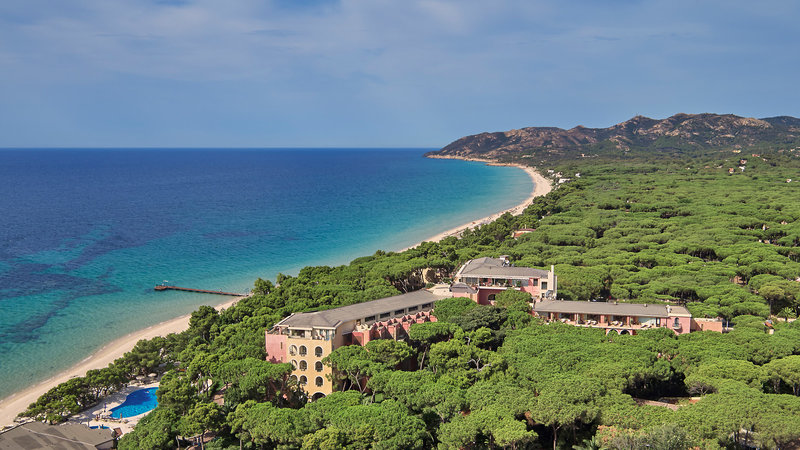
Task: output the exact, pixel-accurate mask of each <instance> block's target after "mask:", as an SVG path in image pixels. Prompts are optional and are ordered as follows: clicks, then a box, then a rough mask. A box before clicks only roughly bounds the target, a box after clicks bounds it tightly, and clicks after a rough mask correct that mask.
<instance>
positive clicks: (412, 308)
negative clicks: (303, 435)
mask: <svg viewBox="0 0 800 450" xmlns="http://www.w3.org/2000/svg"><path fill="white" fill-rule="evenodd" d="M441 298H443V296H441V295H438V294H434V293H432V292H431V291H428V290H426V289H422V290H419V291H415V292H411V293H408V294H403V295H397V296H394V297H388V298H382V299H379V300H373V301H371V302H364V303H357V304H355V305H348V306H342V307H339V308H333V309H327V310H324V311H316V312H301V313H294V314H292V315H290V316H289V317H286V318H285V319H283V320H281V321H280V322H278V323H277V324H275V326H274V327H272V329H270V330H268V331H267V332H266V350H267V360H268V361H271V362H274V363H292V365H293V366H294V371H293V372H292V374H293V375H292V376H296V377H297V380H298V382H299V383H300V385H301V386H303V388H304V389H305V390H306V392H308V393H309V397H310V398H312V399H318V398H321V397H324V396H326V395H328V394H330V393H331V392H333V391H334V389H336V386H334V385H333V383H332V381H331V377H330V375H331V368H330V367H329V366H326V365H325V364H323V363H322V359H323V358H325V357H326V356H328V355H329V354H330V353H331V352H332V351H333V350H335V349H337V348H339V347H341V346H344V345H353V344H355V345H366V344H367V342H369V341H371V340H373V339H395V340H402V339H405V338H406V337H407V331H408V329H409V328H410V327H411V325H412V324H414V323H422V322H432V321H436V318H435V317H433V316H432V315H431V311H432V310H433V305H434V303H435V302H436V301H437V300H439V299H441Z"/></svg>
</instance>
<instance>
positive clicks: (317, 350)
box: [314, 347, 322, 358]
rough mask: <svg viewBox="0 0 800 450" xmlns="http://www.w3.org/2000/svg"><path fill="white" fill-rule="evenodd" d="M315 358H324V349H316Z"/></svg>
mask: <svg viewBox="0 0 800 450" xmlns="http://www.w3.org/2000/svg"><path fill="white" fill-rule="evenodd" d="M314 356H316V357H317V358H319V357H321V356H322V347H317V348H315V349H314Z"/></svg>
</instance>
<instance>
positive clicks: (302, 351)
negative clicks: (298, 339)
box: [300, 345, 308, 356]
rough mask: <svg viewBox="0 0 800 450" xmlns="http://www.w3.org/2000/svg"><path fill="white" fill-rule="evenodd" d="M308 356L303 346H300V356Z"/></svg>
mask: <svg viewBox="0 0 800 450" xmlns="http://www.w3.org/2000/svg"><path fill="white" fill-rule="evenodd" d="M307 354H308V349H307V348H306V346H305V345H301V346H300V356H306V355H307Z"/></svg>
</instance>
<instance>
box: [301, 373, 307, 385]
mask: <svg viewBox="0 0 800 450" xmlns="http://www.w3.org/2000/svg"><path fill="white" fill-rule="evenodd" d="M300 384H302V385H303V386H305V385H306V384H308V378H306V376H305V375H302V376H300Z"/></svg>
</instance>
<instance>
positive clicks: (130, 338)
mask: <svg viewBox="0 0 800 450" xmlns="http://www.w3.org/2000/svg"><path fill="white" fill-rule="evenodd" d="M472 161H480V162H485V163H487V164H492V165H509V166H514V167H519V168H520V169H522V170H524V171H525V172H526V173H527V174H528V176H530V177H531V180H532V181H533V182H534V184H535V186H534V189H533V191H532V192H531V194H530V196H528V198H527V199H525V201H524V202H522V203H520V204H519V205H516V206H514V207H513V208H509V209H507V210H504V211H500V212H498V213H495V214H492V215H490V216H487V217H483V218H480V219H476V220H474V221H472V222H469V223H466V224H463V225H461V226H458V227H454V228H451V229H449V230H447V231H444V232H442V233H439V234H437V235H435V236H431V237H430V238H428V239H425V241H428V242H438V241H440V240H442V239H444V238H446V237H448V236H458V235H460V234H461V233H462V232H463V231H464V230H466V229H468V228H474V227H477V226H480V225H483V224H486V223H489V222H491V221H493V220H495V219H497V218H498V217H500V216H501V215H503V214H505V213H506V212H510V213H511V214H513V215H519V214H521V213H522V211H523V210H524V209H525V208H526V207H527V206H528V205H530V204H531V202H532V201H533V199H534V198H536V197H538V196H541V195H545V194H547V193H548V192H550V190H551V189H552V186H551V183H550V181H549V180H547V179H546V178H545V177H543V176H542V175H541V174H539V173H538V172H537V171H536V170H535V169H534V168H532V167H527V166H522V165H515V164H497V163H494V162H492V161H488V160H477V159H472ZM417 245H419V244H416V245H414V246H412V247H408V248H413V247H416V246H417ZM403 250H407V249H403ZM241 298H242V297H238V298H235V299H233V300H229V301H227V302H225V303H221V304H218V305H216V306H215V308H216V309H217V310H220V309H226V308H229V307H230V306H232V305H233V304H234V303H236V301H238V300H239V299H241ZM189 317H190V316H189V315H184V316H181V317H178V318H176V319H173V320H168V321H165V322H162V323H159V324H157V325H153V326H150V327H148V328H145V329H142V330H139V331H135V332H133V333H130V334H128V335H126V336H123V337H121V338H119V339H117V340H115V341H113V342H111V343H109V344H107V345H105V346H104V347H103V348H101V349H100V350H98V351H96V352H95V353H94V354H93V355H91V356H89V357H88V358H86V359H84V360H83V361H81V362H79V363H78V364H76V365H74V366H73V367H70V368H69V369H68V370H65V371H63V372H61V373H59V374H58V375H56V376H54V377H52V378H50V379H47V380H45V381H43V382H41V383H38V384H36V385H35V386H33V387H30V388H28V389H25V390H24V391H21V392H17V393H15V394H13V395H11V396H9V397H6V398H4V399H2V400H0V427H2V426H4V425H10V424H12V423H13V421H14V418H15V417H16V416H17V414H19V413H21V412H22V411H24V410H25V409H26V408H27V407H28V405H30V404H31V403H33V402H34V401H36V399H38V398H39V397H40V396H41V395H42V394H44V393H45V392H47V391H48V390H49V389H51V388H53V387H55V386H57V385H58V384H60V383H63V382H65V381H67V380H69V379H70V378H74V377H76V376H83V375H85V374H86V371H88V370H91V369H100V368H103V367H106V366H108V365H109V364H110V363H111V362H113V361H114V360H115V359H117V358H119V357H121V356H122V355H123V354H125V352H127V351H129V350H131V349H132V348H133V347H134V345H136V343H137V342H139V340H141V339H151V338H153V337H156V336H166V335H168V334H170V333H179V332H181V331H183V330H186V329H187V328H189Z"/></svg>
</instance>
